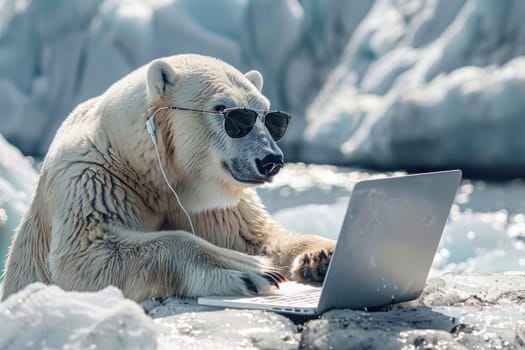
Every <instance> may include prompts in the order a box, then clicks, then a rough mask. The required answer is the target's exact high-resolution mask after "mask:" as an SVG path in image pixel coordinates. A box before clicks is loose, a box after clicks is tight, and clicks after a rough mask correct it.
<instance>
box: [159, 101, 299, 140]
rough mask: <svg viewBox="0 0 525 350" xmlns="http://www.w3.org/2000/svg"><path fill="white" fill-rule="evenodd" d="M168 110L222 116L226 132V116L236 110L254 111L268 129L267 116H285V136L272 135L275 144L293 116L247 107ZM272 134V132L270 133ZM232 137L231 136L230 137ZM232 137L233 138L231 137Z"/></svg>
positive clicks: (281, 112) (170, 107) (179, 108)
mask: <svg viewBox="0 0 525 350" xmlns="http://www.w3.org/2000/svg"><path fill="white" fill-rule="evenodd" d="M167 108H169V109H175V110H179V111H188V112H197V113H205V114H214V115H222V117H223V128H224V130H226V126H225V125H224V123H225V122H226V118H227V117H226V115H227V114H228V113H230V112H232V111H235V110H245V111H253V112H255V113H256V114H257V115H256V118H260V119H261V121H262V122H263V124H264V126H265V127H266V128H267V129H268V126H267V125H266V116H267V115H268V114H270V113H280V114H281V115H283V116H285V117H286V118H287V120H286V130H285V131H284V133H283V135H282V136H281V137H280V138H278V139H275V138H274V137H273V135H272V139H273V140H274V141H275V142H279V141H280V140H282V138H283V137H284V135H285V134H286V131H287V130H288V124H289V123H290V119H291V118H292V115H291V114H290V113H288V112H283V111H279V110H268V109H251V108H246V107H232V108H226V109H224V110H222V111H207V110H203V109H194V108H185V107H178V106H167ZM254 126H255V123H254V125H252V127H251V129H250V131H248V133H247V134H246V135H243V136H241V137H238V138H243V137H244V136H247V135H248V134H249V133H250V132H251V131H252V129H253V127H254ZM268 131H270V129H268ZM270 134H271V132H270ZM228 136H230V135H228ZM230 137H231V136H230Z"/></svg>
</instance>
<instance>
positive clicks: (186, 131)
mask: <svg viewBox="0 0 525 350" xmlns="http://www.w3.org/2000/svg"><path fill="white" fill-rule="evenodd" d="M262 86H263V78H262V76H261V74H260V73H259V72H257V71H250V72H248V73H246V74H242V73H240V72H239V71H238V70H236V69H235V68H234V67H232V66H230V65H228V64H227V63H225V62H223V61H220V60H218V59H215V58H211V57H206V56H200V55H177V56H172V57H166V58H162V59H157V60H154V61H152V62H151V63H149V64H147V65H145V66H144V67H142V68H139V69H137V70H136V71H134V72H132V73H130V74H129V75H127V76H125V77H124V78H122V79H121V80H120V81H118V82H116V83H115V84H113V85H112V86H111V87H109V89H108V90H107V91H106V92H104V93H103V94H102V95H101V96H99V97H96V98H93V99H91V100H88V101H86V102H84V103H82V104H80V105H79V106H78V107H77V108H76V109H75V110H73V112H72V113H71V114H70V115H69V116H68V118H67V119H66V120H65V121H64V123H63V124H62V126H61V127H60V129H59V130H58V131H57V134H56V136H55V138H54V140H53V142H52V144H51V146H50V149H49V151H48V153H47V155H46V157H45V160H44V162H43V166H42V169H41V173H40V177H39V181H38V185H37V188H36V192H35V196H34V198H33V201H32V204H31V206H30V208H29V210H28V212H27V214H26V215H25V216H24V218H23V219H22V222H21V224H20V226H19V227H18V229H17V231H16V233H15V235H14V238H13V242H12V244H11V246H10V249H9V253H8V258H7V261H6V266H5V274H4V294H3V298H4V299H5V298H6V297H8V296H9V295H11V294H12V293H14V292H16V291H18V290H20V289H22V288H23V287H24V286H25V285H27V284H29V283H32V282H37V281H39V282H44V283H47V284H57V285H59V286H60V287H62V288H64V289H67V290H77V291H94V290H99V289H101V288H103V287H106V286H108V285H113V286H117V287H118V288H120V289H121V290H122V292H123V293H124V295H125V296H127V297H129V298H131V299H134V300H136V301H141V300H145V299H148V298H152V297H167V296H172V295H176V296H184V297H197V296H203V295H214V294H227V295H253V294H258V293H270V292H271V290H272V284H276V283H278V282H279V281H280V280H281V279H282V277H281V276H282V275H285V276H286V277H287V278H290V279H293V280H297V281H319V280H322V279H323V277H324V274H325V273H326V269H327V265H328V263H329V261H330V258H331V255H332V252H333V248H334V241H332V240H328V239H324V238H321V237H318V236H315V235H305V234H298V233H294V232H290V231H288V230H286V229H284V228H283V227H282V226H280V225H279V224H278V223H277V222H275V221H273V220H272V219H271V218H270V217H269V215H268V213H267V212H266V211H265V209H264V207H263V205H262V204H261V201H260V200H259V198H258V197H257V195H256V193H255V191H254V189H253V186H255V185H257V184H260V183H264V182H267V181H271V180H272V178H273V176H274V175H275V174H276V173H277V172H278V170H279V168H280V166H281V165H282V152H281V150H280V149H279V147H278V146H277V144H276V142H275V141H274V140H273V139H272V135H271V134H270V132H269V129H268V127H267V126H266V125H265V124H264V123H263V121H262V119H263V115H265V113H260V115H257V118H256V121H255V125H253V127H251V128H249V132H248V133H247V134H246V135H242V137H237V136H236V135H234V136H235V137H231V136H229V135H228V133H226V129H225V128H226V127H228V128H229V129H231V125H226V122H225V120H224V119H225V114H224V112H223V111H224V110H225V109H228V108H233V107H241V108H248V109H252V110H256V111H267V110H269V107H270V103H269V101H268V99H267V98H266V97H264V96H263V95H262V93H261V89H262ZM170 106H177V107H180V108H179V109H172V108H168V107H170ZM202 111H211V112H214V113H204V112H202ZM154 113H155V114H156V115H155V118H154V127H155V135H154V139H155V140H156V143H155V144H154V143H153V139H152V135H151V133H150V132H151V130H149V128H148V127H147V126H146V124H147V122H148V121H151V119H150V118H151V116H152V114H154ZM257 113H258V114H259V112H257ZM148 130H149V131H150V132H148ZM228 131H229V133H230V134H231V133H232V130H228ZM155 146H158V147H157V150H158V155H159V156H158V159H157V155H156V152H155ZM265 159H269V161H268V162H269V163H270V164H269V166H267V165H268V164H261V162H263V161H264V160H265ZM159 161H160V162H159ZM268 162H267V163H268ZM159 163H160V164H159ZM161 168H162V169H164V170H165V175H166V178H167V181H169V182H168V184H169V185H171V186H172V188H173V189H174V190H175V191H176V193H177V194H178V197H179V199H180V201H181V203H182V205H183V206H184V208H185V209H186V210H187V211H188V212H189V215H190V216H191V221H192V222H193V224H194V226H195V235H194V234H192V233H191V232H190V224H189V221H188V220H187V218H186V217H185V215H184V212H183V209H182V208H181V206H180V205H179V204H178V202H177V200H176V198H175V196H174V195H173V193H172V192H171V190H170V189H169V186H168V184H167V183H166V180H165V179H164V178H163V175H162V173H161Z"/></svg>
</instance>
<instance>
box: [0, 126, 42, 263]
mask: <svg viewBox="0 0 525 350" xmlns="http://www.w3.org/2000/svg"><path fill="white" fill-rule="evenodd" d="M36 179H37V173H36V171H35V170H34V169H33V166H32V165H31V163H30V162H29V161H28V160H27V159H26V158H24V157H23V155H22V154H21V153H20V151H19V150H17V149H16V148H15V147H13V146H12V145H10V144H9V143H8V142H7V141H6V140H5V139H4V138H3V137H2V135H0V271H1V270H2V269H3V259H4V256H5V252H6V250H7V246H8V245H9V243H10V242H11V235H12V234H13V232H14V230H15V228H16V226H18V224H19V223H20V219H21V217H22V215H23V214H24V213H25V212H26V210H27V208H28V206H29V204H30V202H31V196H32V194H33V189H34V186H35V184H36Z"/></svg>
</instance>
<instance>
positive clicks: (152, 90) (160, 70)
mask: <svg viewBox="0 0 525 350" xmlns="http://www.w3.org/2000/svg"><path fill="white" fill-rule="evenodd" d="M175 80H176V74H175V71H174V70H173V68H171V66H170V65H169V64H168V63H166V62H165V61H163V60H155V61H153V62H151V63H150V65H149V67H148V72H147V73H146V84H147V89H148V97H149V100H150V102H153V101H155V100H158V99H160V98H162V97H163V96H164V94H165V93H166V90H167V89H169V88H173V87H174V86H175Z"/></svg>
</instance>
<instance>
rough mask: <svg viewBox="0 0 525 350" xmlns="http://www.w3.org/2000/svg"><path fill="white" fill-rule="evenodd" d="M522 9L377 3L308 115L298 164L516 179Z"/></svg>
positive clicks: (520, 167) (500, 4) (513, 5)
mask: <svg viewBox="0 0 525 350" xmlns="http://www.w3.org/2000/svg"><path fill="white" fill-rule="evenodd" d="M524 10H525V3H523V2H522V1H512V0H511V1H490V0H488V1H486V0H467V1H452V2H451V1H405V2H403V1H398V2H396V1H389V0H381V1H376V2H375V3H374V6H373V8H372V9H371V10H370V11H369V12H368V13H367V15H366V16H365V17H364V18H363V20H362V21H361V22H360V24H359V25H358V26H357V28H356V29H355V31H354V34H353V36H352V38H351V40H350V41H349V43H348V45H347V47H346V49H345V53H344V54H343V57H342V58H341V62H340V63H339V64H338V66H337V67H336V68H335V69H334V70H333V72H332V73H331V75H330V77H329V78H328V79H327V81H326V82H325V84H324V86H323V88H322V90H321V91H320V93H319V95H318V96H317V98H316V100H315V101H314V102H313V103H312V104H311V106H310V107H309V109H308V111H307V120H308V122H307V128H306V130H305V132H304V142H303V143H302V148H301V149H300V151H299V153H300V155H299V157H298V158H299V159H302V160H304V161H309V162H332V163H334V164H360V165H365V166H369V167H379V168H383V169H384V168H390V169H399V168H405V169H417V170H421V169H440V168H441V169H442V168H453V167H460V168H462V169H463V170H464V171H467V172H468V173H470V174H475V175H476V176H495V177H511V176H519V175H523V174H524V170H525V162H524V160H525V158H524V156H523V155H524V152H523V150H524V146H525V144H524V142H523V138H522V137H521V134H522V133H523V131H525V124H524V123H525V122H524V121H525V119H524V118H523V110H525V102H524V101H525V100H524V99H523V98H521V97H520V96H523V95H524V93H525V57H524V54H525V45H524V44H523V38H524V37H525V26H524V25H523V21H522V20H521V19H520V17H519V15H517V14H518V13H523V11H524Z"/></svg>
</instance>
